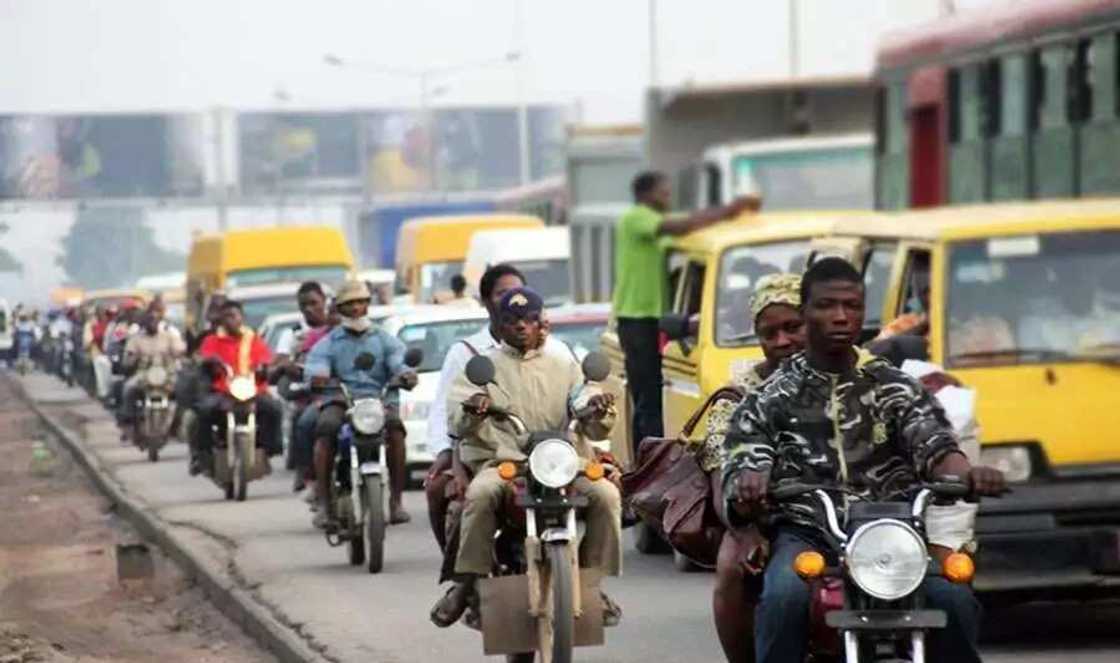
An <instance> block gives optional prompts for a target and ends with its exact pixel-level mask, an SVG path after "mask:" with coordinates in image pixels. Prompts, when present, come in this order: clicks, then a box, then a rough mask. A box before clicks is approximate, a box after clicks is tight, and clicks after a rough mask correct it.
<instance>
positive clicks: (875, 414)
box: [723, 258, 1005, 663]
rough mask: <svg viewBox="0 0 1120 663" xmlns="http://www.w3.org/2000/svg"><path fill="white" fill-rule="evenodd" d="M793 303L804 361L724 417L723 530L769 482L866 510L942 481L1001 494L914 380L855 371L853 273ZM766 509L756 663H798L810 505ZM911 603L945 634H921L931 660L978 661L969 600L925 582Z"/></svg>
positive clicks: (752, 507) (858, 320) (823, 277)
mask: <svg viewBox="0 0 1120 663" xmlns="http://www.w3.org/2000/svg"><path fill="white" fill-rule="evenodd" d="M800 294H801V302H802V303H801V309H802V314H803V316H804V318H805V323H806V337H807V349H806V351H805V352H804V353H800V354H797V355H794V356H793V357H792V358H790V359H789V360H787V361H786V362H784V363H783V364H782V366H781V367H780V368H779V369H778V370H777V371H776V372H775V373H774V374H773V375H771V377H770V378H769V380H767V381H766V383H765V384H764V385H763V386H761V387H759V388H758V389H756V390H755V391H754V392H752V393H750V394H749V395H748V396H747V397H746V398H745V399H744V401H743V403H742V404H741V405H740V406H739V408H738V409H736V411H735V413H734V414H733V415H732V426H731V430H730V432H729V434H728V436H727V438H726V457H725V460H724V464H723V477H724V494H725V495H727V499H728V516H729V517H730V518H732V520H733V521H736V520H737V521H739V522H749V521H750V519H752V518H755V517H757V516H758V514H759V513H760V510H759V507H760V506H761V504H762V502H763V500H764V499H765V498H766V495H767V491H768V487H769V485H770V481H771V478H772V477H773V478H775V479H780V478H796V479H798V480H800V481H807V482H811V483H814V484H832V485H838V486H842V487H845V488H847V489H850V490H852V491H855V492H857V493H859V494H860V495H861V496H863V497H864V498H866V499H871V500H879V499H887V498H890V497H891V496H897V495H900V494H906V493H907V492H909V491H911V490H913V488H914V487H915V486H916V485H917V484H918V483H919V482H921V481H929V480H932V479H934V478H936V477H941V476H947V475H954V476H957V477H961V478H962V479H965V480H967V481H968V483H969V484H970V485H971V488H972V490H973V492H974V493H976V494H982V495H985V494H998V493H1000V492H1002V490H1003V489H1004V486H1005V483H1004V478H1003V475H1002V473H1000V472H998V471H997V470H994V469H991V468H986V467H973V466H971V465H970V464H969V462H968V460H967V458H966V457H965V455H964V454H963V453H962V452H961V450H960V447H959V446H958V441H957V438H956V436H955V435H954V433H953V432H952V429H951V427H950V424H949V422H948V421H947V420H946V418H945V415H944V413H943V412H942V410H941V409H940V407H939V406H938V405H937V404H936V402H935V401H934V399H933V398H932V397H931V396H930V395H929V394H928V393H927V392H926V391H925V390H924V389H922V387H921V386H920V385H919V384H918V383H917V382H916V381H915V380H913V379H911V378H909V377H908V376H906V375H905V374H903V373H902V372H901V371H899V370H897V369H895V368H893V367H891V366H890V364H889V363H887V362H886V361H885V360H882V359H879V358H865V359H863V360H861V359H860V354H859V353H858V352H857V349H856V343H857V342H858V339H859V336H860V333H861V331H862V328H863V314H864V289H863V282H862V278H861V277H860V274H859V272H858V271H856V270H855V269H854V268H853V267H852V266H851V265H850V264H848V263H847V262H845V261H843V260H841V259H838V258H826V259H823V260H821V261H819V262H817V263H816V264H814V265H813V266H812V267H811V268H810V269H809V270H808V271H807V272H806V273H805V276H804V277H803V280H802V284H801V289H800ZM865 357H866V355H865ZM777 509H778V511H777V514H776V515H775V517H774V525H775V527H774V531H773V532H772V533H771V535H772V538H771V555H770V560H769V565H768V566H767V568H766V571H765V575H764V579H763V590H762V596H761V600H760V603H759V607H758V612H757V616H756V625H755V638H756V640H755V651H756V653H757V658H758V660H759V661H760V662H761V663H802V662H803V661H804V658H805V652H806V642H807V638H808V624H809V604H810V590H809V587H808V585H807V584H806V583H805V582H803V581H802V580H801V579H800V578H799V577H798V576H797V575H796V573H795V572H794V571H793V568H792V562H793V560H794V558H795V557H796V556H797V555H798V554H799V553H801V552H803V551H807V550H825V549H826V547H825V546H824V545H822V544H821V543H820V541H821V534H820V532H819V529H817V522H818V521H817V519H816V518H814V517H813V516H812V514H813V513H815V506H814V503H813V501H812V497H811V496H805V497H803V498H800V499H797V500H792V501H789V502H783V503H781V504H780V505H778V507H777ZM922 591H923V592H924V594H925V599H926V602H927V603H928V605H929V606H930V607H931V608H935V609H940V610H943V611H944V612H945V613H946V615H947V616H948V625H947V627H946V628H945V629H941V630H936V631H934V632H933V633H932V634H931V637H930V647H929V651H930V652H931V655H930V659H931V660H938V661H960V662H963V663H968V662H972V661H979V660H980V656H979V652H978V649H977V646H978V645H977V641H978V637H979V606H978V604H977V602H976V599H975V598H974V597H973V595H972V592H971V590H970V589H969V588H968V587H967V586H963V585H957V584H952V583H950V582H949V581H948V580H946V579H944V578H943V577H934V576H928V577H927V578H926V579H925V581H924V582H923V584H922Z"/></svg>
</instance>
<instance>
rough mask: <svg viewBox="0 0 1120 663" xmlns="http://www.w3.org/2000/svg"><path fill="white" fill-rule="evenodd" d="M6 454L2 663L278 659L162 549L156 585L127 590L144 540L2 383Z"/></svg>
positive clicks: (0, 521)
mask: <svg viewBox="0 0 1120 663" xmlns="http://www.w3.org/2000/svg"><path fill="white" fill-rule="evenodd" d="M37 447H38V449H37ZM138 453H139V452H138ZM0 455H2V457H3V459H4V460H3V462H2V463H0V513H2V514H3V515H0V663H30V662H44V663H63V662H67V663H68V662H71V661H79V660H80V661H83V662H87V663H109V662H110V661H112V662H116V663H140V662H151V661H160V662H164V663H166V662H171V661H197V662H215V663H216V662H218V661H221V662H223V663H266V662H274V661H275V659H274V658H273V657H272V656H270V655H269V654H267V653H266V652H264V651H262V650H261V649H260V648H259V647H257V646H256V645H255V644H254V643H253V641H252V640H250V639H249V638H248V637H247V636H245V635H244V634H243V633H242V632H241V631H240V630H239V629H238V628H237V627H236V626H235V625H234V624H232V623H231V622H230V621H229V620H227V619H226V618H225V617H224V616H223V615H221V614H220V613H219V612H218V611H217V609H215V608H214V607H213V606H212V605H210V604H209V603H208V602H207V601H206V597H205V596H204V594H203V592H202V591H201V590H200V589H199V588H197V587H195V586H194V585H193V584H192V583H191V582H190V580H189V579H187V578H186V577H184V575H183V574H182V572H181V571H180V570H179V569H178V568H177V567H176V566H175V564H174V563H173V562H171V561H170V560H169V559H167V558H166V557H164V556H163V555H162V554H161V553H160V551H159V550H158V549H157V548H155V547H149V551H150V556H151V559H152V562H153V568H154V575H153V576H152V577H151V578H150V579H146V580H129V581H127V582H124V583H122V582H120V581H118V577H117V546H118V544H135V543H140V542H141V540H140V537H139V536H138V535H137V534H136V532H135V531H134V530H133V529H132V528H131V527H130V526H129V525H128V524H127V523H125V522H124V521H123V520H121V519H120V518H117V517H116V516H114V515H113V513H112V512H111V510H110V509H109V504H108V502H107V501H106V500H105V499H104V498H103V497H102V496H101V495H100V494H99V493H97V491H96V490H95V489H94V488H93V486H92V484H90V482H89V481H88V480H87V478H86V477H85V475H84V474H83V472H82V471H81V468H80V467H78V466H77V465H75V464H74V462H73V461H72V460H71V458H70V456H69V455H68V454H67V453H66V452H65V451H64V450H61V449H60V448H59V447H57V446H56V445H55V444H54V442H53V441H51V440H49V439H48V438H47V437H46V435H45V431H44V430H43V429H42V428H41V427H40V424H39V421H38V419H37V418H36V417H35V415H34V414H32V413H31V412H30V411H29V410H27V409H26V407H25V406H24V404H23V403H22V401H20V400H19V399H18V397H17V396H16V394H15V393H14V391H13V390H12V388H11V387H10V385H8V384H7V383H6V382H5V381H3V380H0Z"/></svg>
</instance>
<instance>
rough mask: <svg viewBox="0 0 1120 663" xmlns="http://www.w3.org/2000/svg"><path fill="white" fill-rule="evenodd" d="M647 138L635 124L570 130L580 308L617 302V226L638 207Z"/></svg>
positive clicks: (571, 219)
mask: <svg viewBox="0 0 1120 663" xmlns="http://www.w3.org/2000/svg"><path fill="white" fill-rule="evenodd" d="M643 136H644V134H643V131H642V128H641V127H640V126H635V125H622V126H600V127H591V126H583V127H579V126H577V127H572V128H570V129H569V130H568V143H567V155H568V156H567V165H566V177H567V185H568V194H567V203H568V213H567V219H568V226H569V241H570V243H571V256H572V257H571V265H572V270H571V274H572V297H573V299H574V300H575V301H576V302H578V303H586V302H602V301H608V300H610V298H611V289H612V287H613V285H614V252H613V247H614V223H615V221H617V220H618V217H619V216H620V215H621V214H622V212H624V211H625V210H626V208H627V207H629V206H630V205H631V204H632V202H631V194H630V183H631V181H632V180H633V179H634V176H635V175H637V174H638V172H639V171H641V170H642V168H643V167H644V166H645V161H646V159H645V152H644V147H643Z"/></svg>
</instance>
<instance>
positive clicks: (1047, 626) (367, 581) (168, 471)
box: [24, 374, 1120, 663]
mask: <svg viewBox="0 0 1120 663" xmlns="http://www.w3.org/2000/svg"><path fill="white" fill-rule="evenodd" d="M24 385H25V388H26V390H27V392H28V393H29V394H30V395H31V397H33V398H35V399H36V400H37V401H38V402H40V403H43V404H44V407H45V409H46V411H47V412H48V413H49V415H50V416H52V417H55V418H57V419H58V420H60V421H63V422H64V423H66V424H67V425H68V427H70V428H71V429H75V430H78V431H80V432H81V434H82V435H83V436H84V439H85V443H86V445H87V449H90V450H92V451H94V452H95V453H96V454H97V455H98V456H100V457H101V459H102V460H103V461H105V462H106V463H107V464H108V466H109V467H110V468H111V469H110V472H111V473H112V474H113V475H114V476H115V478H116V480H117V481H118V482H119V483H120V484H121V485H122V486H123V487H124V488H125V490H127V492H128V493H130V494H131V495H133V496H135V498H137V499H139V500H143V501H144V502H146V503H147V504H148V505H150V506H151V507H152V508H153V509H154V510H155V512H156V513H157V514H158V516H159V517H160V518H161V519H162V520H163V521H165V522H166V523H168V524H169V527H171V529H172V530H173V533H174V534H175V535H176V536H177V537H180V538H181V540H182V541H184V542H186V543H187V545H189V546H191V548H192V549H193V550H194V551H195V552H196V553H197V554H200V555H206V556H209V557H210V558H212V559H213V560H214V561H215V563H219V564H223V565H227V566H228V568H229V569H230V570H231V572H232V574H233V576H234V577H236V578H238V581H239V582H241V583H243V584H244V586H245V587H246V588H248V589H251V590H252V596H253V597H254V599H255V600H257V601H259V602H260V603H262V604H263V605H265V606H266V607H268V609H270V610H271V611H272V612H273V614H274V615H275V616H276V617H277V618H278V619H281V620H282V621H283V622H284V623H286V624H288V625H289V626H290V627H292V628H294V629H295V630H296V631H297V632H298V634H299V635H300V637H303V638H304V639H305V640H306V641H308V642H309V643H310V644H312V645H313V646H314V647H316V648H317V649H319V650H320V651H322V652H323V654H324V656H325V657H327V659H328V660H331V661H340V662H350V661H353V662H355V663H357V662H363V663H365V662H368V661H378V662H379V663H391V662H394V661H399V662H413V661H439V662H440V663H460V662H467V661H480V660H485V659H484V657H483V656H482V645H481V638H480V637H479V635H478V634H477V633H475V632H474V631H471V630H468V629H467V628H465V627H463V626H455V627H452V628H450V629H438V628H436V627H435V626H433V625H432V624H431V623H430V622H429V621H428V610H429V608H430V607H431V605H432V603H433V602H434V601H435V600H436V599H437V598H438V596H439V594H440V592H439V589H438V588H437V586H436V582H435V581H436V572H437V568H438V564H439V556H438V554H437V550H436V547H435V543H434V542H433V540H432V537H431V534H430V532H429V531H428V528H427V524H426V519H425V514H424V502H423V495H422V493H420V492H418V491H412V492H410V493H409V494H408V495H407V497H406V505H407V507H408V508H409V509H410V511H411V513H412V516H413V520H412V522H411V523H409V524H407V525H403V526H397V527H392V528H390V530H389V535H388V540H387V549H386V562H385V568H384V571H383V572H382V573H381V574H380V575H376V576H373V575H369V574H367V573H366V572H365V571H364V569H362V568H355V567H351V566H349V565H347V563H346V553H345V550H344V548H330V547H329V546H328V545H327V543H326V541H325V540H324V538H323V536H322V535H321V534H319V533H317V532H316V531H315V530H313V529H312V528H311V526H310V516H309V514H308V511H307V508H306V507H305V506H304V505H303V504H302V503H301V502H299V501H298V500H297V499H296V498H295V497H294V496H293V494H292V493H291V478H290V475H289V474H288V473H287V472H284V471H282V470H281V471H277V472H276V473H274V474H273V475H272V476H270V477H267V478H265V479H264V480H262V481H259V482H254V483H252V484H251V485H250V496H249V499H248V501H246V502H244V503H234V502H227V501H226V500H225V499H223V495H222V493H221V492H220V491H219V489H218V488H217V487H216V486H215V485H214V484H213V483H211V482H210V481H208V480H205V479H203V478H198V477H196V478H192V477H189V476H188V475H187V471H186V455H187V451H186V447H185V446H184V445H182V444H173V445H171V446H169V447H167V448H165V449H164V452H163V454H162V458H161V460H160V461H159V462H158V463H155V464H153V463H150V462H148V460H147V459H146V457H145V456H144V455H143V454H141V452H140V451H139V450H137V449H136V448H134V447H131V446H123V445H122V444H121V443H120V442H119V441H118V436H117V433H116V430H115V427H114V425H113V424H112V421H111V419H110V418H109V416H108V415H107V414H106V413H105V411H104V410H103V409H102V408H101V407H100V406H99V405H97V404H95V403H93V402H92V401H90V400H89V399H87V398H86V397H85V395H84V393H82V392H80V391H79V390H76V389H75V390H68V389H66V388H65V387H64V386H62V385H61V384H60V383H59V382H58V381H56V380H54V379H53V378H50V377H47V376H44V375H42V374H36V375H32V376H29V377H27V378H25V379H24ZM711 583H712V577H711V575H709V574H705V573H688V574H685V573H679V572H676V571H675V570H674V569H673V567H672V563H671V560H670V559H669V558H668V557H648V556H643V555H641V554H639V553H637V552H636V551H634V550H633V549H632V547H628V550H627V553H626V558H625V575H624V576H623V577H622V578H616V579H610V580H609V581H608V583H607V584H606V589H607V591H608V592H609V593H610V594H611V595H612V596H613V597H614V598H615V599H616V600H617V601H618V602H619V603H620V604H621V605H622V607H623V610H624V617H623V620H622V623H621V625H619V626H618V627H617V628H614V629H611V630H609V631H608V634H607V645H606V646H605V647H601V648H589V649H584V650H580V652H579V655H578V658H577V660H579V661H582V662H586V663H639V662H640V663H647V662H651V661H689V663H703V662H707V661H710V662H712V663H718V662H719V661H721V660H722V657H721V653H720V650H719V645H718V643H717V641H716V636H715V632H714V629H713V627H712V624H711V618H710V605H709V604H710V587H711ZM1118 626H1120V603H1111V604H1095V605H1093V604H1088V605H1086V604H1064V605H1060V606H1055V605H1035V606H1028V607H1025V608H1020V609H1016V610H1014V611H1006V612H1002V613H1001V614H999V615H989V623H987V624H986V625H985V630H986V632H988V633H991V634H995V635H996V636H997V637H995V638H989V639H988V640H987V641H985V643H984V650H985V653H986V656H985V660H986V661H991V662H995V663H1034V662H1038V663H1043V662H1051V661H1053V662H1058V661H1062V662H1066V661H1083V662H1085V663H1090V662H1091V663H1098V662H1099V663H1105V662H1108V663H1115V661H1118V660H1120V636H1118V635H1117V633H1120V629H1118V628H1117V627H1118Z"/></svg>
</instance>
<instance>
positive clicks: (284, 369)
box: [273, 281, 330, 492]
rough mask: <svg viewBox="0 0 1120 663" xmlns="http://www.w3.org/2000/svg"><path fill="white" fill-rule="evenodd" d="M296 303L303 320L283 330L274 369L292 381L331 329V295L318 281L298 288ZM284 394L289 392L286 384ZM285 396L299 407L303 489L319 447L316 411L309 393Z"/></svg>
mask: <svg viewBox="0 0 1120 663" xmlns="http://www.w3.org/2000/svg"><path fill="white" fill-rule="evenodd" d="M296 304H297V305H298V306H299V311H300V313H301V314H303V319H302V320H300V325H299V328H298V329H285V330H284V331H283V332H281V334H280V339H279V340H278V341H277V342H276V359H275V361H274V362H273V369H274V370H275V371H276V372H277V373H278V375H277V379H278V380H280V379H282V378H283V377H287V378H288V380H289V382H298V381H300V380H302V379H303V365H304V363H305V362H306V359H307V354H308V353H309V352H310V351H311V348H312V347H314V346H315V343H316V342H318V341H319V340H320V339H322V338H323V337H324V336H326V334H327V332H328V331H330V327H329V325H328V313H327V311H328V300H327V295H326V293H325V292H324V291H323V286H321V285H320V284H319V283H318V282H316V281H307V282H305V283H303V284H301V285H300V286H299V290H297V291H296ZM280 393H281V395H284V394H285V389H284V387H283V385H281V387H280ZM285 398H288V399H289V400H290V401H292V405H293V407H294V409H295V413H294V414H293V417H292V422H293V426H292V440H291V449H290V451H289V454H290V458H291V464H292V469H293V470H295V479H294V483H293V485H292V489H293V491H295V492H299V491H300V490H303V489H304V487H305V485H306V484H309V483H310V479H311V477H309V476H308V475H309V473H311V470H312V460H313V454H314V451H313V450H314V447H315V430H314V429H315V416H316V411H315V410H309V409H308V406H309V404H310V402H309V399H308V397H307V395H306V394H300V395H299V396H297V397H294V398H293V397H291V396H288V395H285Z"/></svg>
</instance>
